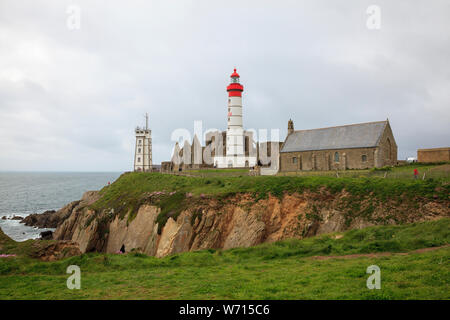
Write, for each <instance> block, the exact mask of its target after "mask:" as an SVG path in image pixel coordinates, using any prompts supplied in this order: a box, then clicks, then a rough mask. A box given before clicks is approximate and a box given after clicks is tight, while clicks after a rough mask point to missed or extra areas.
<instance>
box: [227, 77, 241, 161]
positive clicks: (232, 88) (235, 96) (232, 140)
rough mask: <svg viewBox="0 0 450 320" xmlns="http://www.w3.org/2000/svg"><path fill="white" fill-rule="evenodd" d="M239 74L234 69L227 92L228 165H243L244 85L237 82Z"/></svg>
mask: <svg viewBox="0 0 450 320" xmlns="http://www.w3.org/2000/svg"><path fill="white" fill-rule="evenodd" d="M239 80H240V77H239V74H238V73H237V72H236V69H234V72H233V73H232V74H231V83H230V85H229V86H228V87H227V92H228V126H227V141H226V155H227V164H228V166H229V167H231V166H232V167H243V166H244V162H245V160H244V159H243V157H244V127H243V124H242V92H243V91H244V86H243V85H241V84H240V83H239Z"/></svg>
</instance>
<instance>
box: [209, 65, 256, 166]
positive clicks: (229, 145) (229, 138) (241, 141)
mask: <svg viewBox="0 0 450 320" xmlns="http://www.w3.org/2000/svg"><path fill="white" fill-rule="evenodd" d="M243 91H244V86H243V85H242V84H241V83H240V76H239V74H238V73H237V71H236V69H234V72H233V73H232V74H231V76H230V83H229V85H228V86H227V93H228V104H227V109H228V110H227V130H226V140H225V152H224V155H217V156H215V157H214V164H215V166H216V167H219V168H244V167H253V166H255V165H256V155H254V154H253V153H252V152H251V151H254V150H253V149H252V148H253V146H252V143H253V134H252V132H247V131H246V130H244V126H243V121H242V116H243V112H242V92H243Z"/></svg>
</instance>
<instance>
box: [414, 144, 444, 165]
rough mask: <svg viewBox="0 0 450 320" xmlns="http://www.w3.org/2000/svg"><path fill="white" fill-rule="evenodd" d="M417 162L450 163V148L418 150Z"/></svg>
mask: <svg viewBox="0 0 450 320" xmlns="http://www.w3.org/2000/svg"><path fill="white" fill-rule="evenodd" d="M417 161H419V162H443V161H450V147H449V148H434V149H419V150H417Z"/></svg>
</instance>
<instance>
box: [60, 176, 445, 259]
mask: <svg viewBox="0 0 450 320" xmlns="http://www.w3.org/2000/svg"><path fill="white" fill-rule="evenodd" d="M139 179H144V180H145V181H144V182H142V181H141V182H140V183H139ZM165 179H168V180H170V181H169V182H170V183H169V182H168V181H165ZM186 179H194V180H186ZM196 179H197V178H186V177H173V176H166V177H164V176H163V175H160V174H143V173H142V174H130V175H125V176H122V177H121V178H119V180H118V181H117V182H115V183H114V184H112V185H111V186H109V187H105V189H103V190H101V191H100V192H90V193H88V194H86V195H85V196H84V197H83V199H82V200H81V201H80V202H79V203H78V204H77V205H76V206H73V207H72V208H71V212H70V214H69V215H68V216H67V218H66V219H65V220H64V221H61V222H60V224H59V226H58V228H57V229H56V231H55V232H54V235H53V236H54V239H58V240H71V241H74V242H77V243H78V244H79V247H80V250H81V252H92V251H97V252H108V253H115V252H118V251H119V250H121V248H123V249H125V251H126V252H129V251H132V250H138V251H140V252H143V253H146V254H149V255H153V256H157V257H163V256H166V255H170V254H173V253H179V252H185V251H192V250H200V249H209V248H214V249H229V248H235V247H248V246H253V245H256V244H259V243H262V242H273V241H278V240H282V239H287V238H298V239H301V238H304V237H309V236H313V235H318V234H322V233H330V232H341V231H345V230H349V229H355V228H364V227H366V226H371V225H379V224H403V223H410V222H416V221H425V220H434V219H438V218H441V217H448V216H450V213H449V199H448V192H447V191H448V185H445V184H444V185H441V184H439V183H434V182H428V184H425V182H414V183H417V186H416V188H412V189H409V188H406V189H405V188H403V189H400V190H398V188H397V189H396V190H397V191H393V189H390V188H392V186H390V185H387V186H383V188H384V189H383V190H382V192H381V193H380V190H378V189H377V188H380V185H379V183H380V182H377V183H378V184H377V185H376V188H375V187H374V189H371V187H370V184H364V183H361V184H360V187H361V188H363V189H362V190H359V189H357V188H356V187H355V185H354V184H349V185H346V184H345V183H344V184H343V185H342V187H341V188H338V187H336V185H334V184H332V185H327V184H326V183H324V181H322V183H317V181H314V182H313V183H312V184H311V185H310V186H306V185H305V183H309V182H308V181H306V182H305V180H304V178H303V179H302V180H301V181H297V183H299V184H300V185H301V188H292V186H293V185H287V184H286V180H284V179H281V177H267V178H266V177H265V178H264V179H261V177H242V178H239V179H231V178H230V180H228V179H225V180H224V179H218V181H216V180H214V179H212V180H211V179H201V178H198V180H196ZM247 179H250V180H247ZM267 179H269V180H267ZM270 179H272V180H270ZM280 179H281V180H280ZM288 179H296V178H288ZM136 180H137V181H136ZM208 181H209V182H208ZM249 181H250V183H253V184H250V186H248V185H245V184H243V183H244V182H245V183H247V182H249ZM270 181H272V182H273V184H274V185H278V187H279V186H280V183H281V185H282V189H283V191H282V192H276V191H277V189H273V188H272V190H271V191H272V192H269V193H266V194H261V192H258V191H257V190H256V191H255V190H251V189H250V188H258V187H257V185H258V184H255V182H261V183H263V184H264V185H266V187H267V186H268V184H267V183H269V182H270ZM188 182H189V185H187V183H188ZM239 182H240V184H239ZM230 183H231V184H230ZM333 183H334V182H333ZM346 183H350V182H346ZM352 183H355V182H354V181H353V182H352ZM382 183H385V182H382ZM389 183H390V182H389ZM430 183H431V184H430ZM236 184H238V186H239V188H240V189H242V190H243V192H230V189H231V188H233V187H234V186H235V185H236ZM162 186H163V187H164V189H163V190H161V191H156V190H157V189H160V188H161V187H162ZM296 186H298V185H296ZM171 187H172V189H171ZM205 187H206V188H205ZM227 188H228V190H226V192H222V193H221V192H217V190H220V189H227ZM266 189H268V188H266ZM188 190H190V191H193V192H187V191H188ZM204 190H205V191H210V194H204V193H200V192H201V191H204ZM250 191H252V192H250ZM269 191H270V188H269Z"/></svg>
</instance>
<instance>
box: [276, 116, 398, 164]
mask: <svg viewBox="0 0 450 320" xmlns="http://www.w3.org/2000/svg"><path fill="white" fill-rule="evenodd" d="M395 164H397V144H396V142H395V139H394V135H393V133H392V129H391V126H390V124H389V120H386V121H378V122H369V123H359V124H351V125H344V126H337V127H329V128H321V129H311V130H294V123H293V121H292V120H289V122H288V135H287V137H286V139H285V141H284V143H283V145H282V147H281V150H280V171H300V170H346V169H367V168H372V167H383V166H387V165H395Z"/></svg>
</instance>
